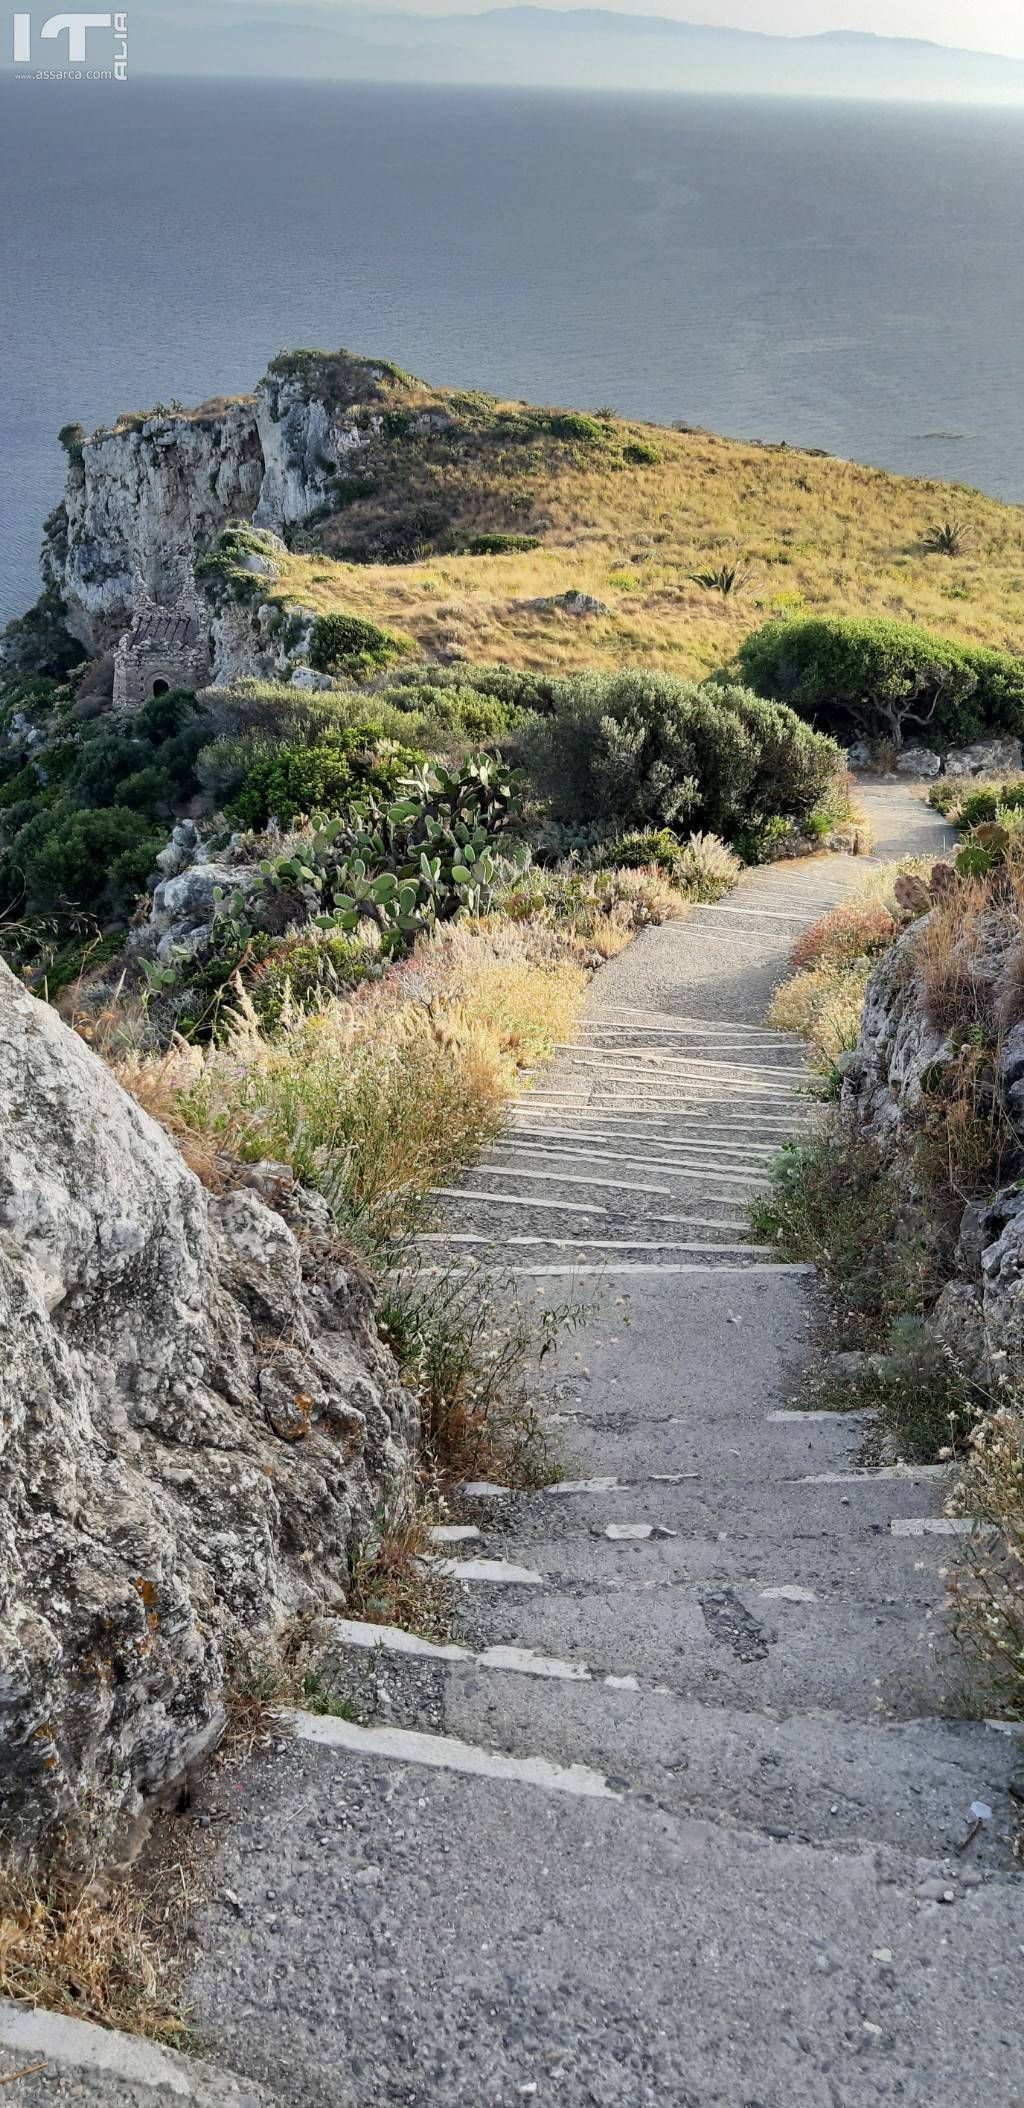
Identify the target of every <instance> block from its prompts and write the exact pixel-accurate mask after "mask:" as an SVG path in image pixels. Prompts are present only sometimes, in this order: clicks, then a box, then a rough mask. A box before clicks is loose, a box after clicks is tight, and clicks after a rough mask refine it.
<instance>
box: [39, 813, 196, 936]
mask: <svg viewBox="0 0 1024 2108" xmlns="http://www.w3.org/2000/svg"><path fill="white" fill-rule="evenodd" d="M166 834H167V830H166V828H154V827H153V824H152V822H151V821H150V820H147V819H146V818H145V817H144V816H143V814H142V813H138V812H133V811H131V809H130V808H129V807H127V806H123V805H108V806H104V807H103V808H102V810H100V811H89V810H88V809H84V810H80V811H72V812H68V811H66V810H59V811H57V812H54V813H40V814H39V815H38V816H37V818H36V819H34V820H32V821H30V822H29V825H28V826H27V827H26V828H24V829H23V830H22V833H21V835H20V836H19V838H18V842H17V845H16V856H15V862H16V865H17V866H18V867H20V870H21V873H22V877H23V882H24V888H25V897H26V904H27V906H28V907H29V908H32V909H35V910H37V911H43V910H45V909H48V908H51V907H54V906H56V907H58V908H95V907H98V906H100V905H101V904H104V903H109V904H110V905H111V906H112V907H116V906H118V905H121V906H123V905H124V904H125V903H126V901H127V900H129V899H130V898H131V897H132V896H133V895H134V894H136V893H139V892H141V891H142V889H143V887H144V886H145V883H146V879H147V878H148V876H149V873H150V872H151V871H152V869H153V862H154V859H155V857H156V854H157V851H158V850H159V849H161V848H162V847H163V844H164V842H165V840H166Z"/></svg>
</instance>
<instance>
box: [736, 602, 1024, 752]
mask: <svg viewBox="0 0 1024 2108" xmlns="http://www.w3.org/2000/svg"><path fill="white" fill-rule="evenodd" d="M736 665H737V669H738V671H739V673H740V675H741V676H742V678H743V680H745V681H747V682H749V684H750V686H751V687H752V688H755V689H756V690H757V692H758V694H759V695H763V696H767V697H769V698H770V699H771V700H772V701H775V702H782V703H789V704H790V705H791V706H792V708H793V709H794V710H798V711H799V712H800V714H801V716H803V717H807V718H810V719H812V720H813V722H814V723H815V724H816V725H820V727H821V728H822V730H824V731H827V732H835V733H838V734H840V735H841V736H843V737H845V738H849V737H850V735H851V734H856V735H857V736H859V737H862V738H867V739H878V738H885V739H891V740H894V741H895V742H896V744H897V745H899V743H900V742H901V740H902V738H903V734H904V730H905V729H907V728H909V727H915V728H919V729H921V730H922V731H923V730H927V734H928V737H929V738H931V739H933V740H935V741H936V742H938V743H940V744H946V745H959V744H967V743H968V742H969V741H971V740H974V739H978V738H980V737H981V736H982V735H983V734H984V733H986V732H993V731H999V732H1010V733H1015V734H1019V733H1021V732H1022V731H1024V659H1021V658H1014V657H1011V655H1010V654H1009V653H1008V652H998V651H989V650H987V649H983V648H982V647H981V646H979V645H965V644H955V643H953V642H952V641H951V640H950V639H949V638H946V637H935V636H932V635H931V634H930V633H929V632H928V631H927V630H922V629H916V628H915V627H914V625H913V624H912V623H910V622H887V621H882V620H879V619H872V620H868V621H860V620H858V621H845V620H841V619H839V618H838V617H820V618H819V617H815V618H810V619H806V620H803V619H799V620H797V619H794V620H790V621H781V622H769V623H766V624H765V626H764V628H763V629H760V630H757V631H756V632H755V633H754V635H753V636H750V637H746V638H745V639H744V641H743V643H742V644H741V646H740V649H739V652H738V654H737V659H736Z"/></svg>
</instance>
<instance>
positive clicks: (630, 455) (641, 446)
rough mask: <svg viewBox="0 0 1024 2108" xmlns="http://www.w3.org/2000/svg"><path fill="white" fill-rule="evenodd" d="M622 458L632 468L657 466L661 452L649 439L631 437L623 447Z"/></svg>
mask: <svg viewBox="0 0 1024 2108" xmlns="http://www.w3.org/2000/svg"><path fill="white" fill-rule="evenodd" d="M622 458H623V461H628V462H629V464H630V466H631V467H632V468H655V467H656V466H657V464H658V462H659V461H660V460H661V454H660V452H659V450H658V448H657V447H656V446H654V445H653V444H652V442H651V441H650V440H649V439H629V440H627V441H626V444H625V446H624V447H623V449H622Z"/></svg>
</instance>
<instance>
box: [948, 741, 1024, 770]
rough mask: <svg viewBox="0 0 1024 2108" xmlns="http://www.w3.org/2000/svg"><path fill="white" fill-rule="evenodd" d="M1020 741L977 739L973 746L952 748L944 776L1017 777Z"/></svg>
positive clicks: (1019, 762)
mask: <svg viewBox="0 0 1024 2108" xmlns="http://www.w3.org/2000/svg"><path fill="white" fill-rule="evenodd" d="M1020 767H1021V743H1020V740H1019V739H979V740H976V741H975V744H974V745H973V746H972V747H954V748H953V749H952V751H951V752H950V753H949V754H947V755H946V759H945V762H944V763H943V774H944V775H946V776H998V775H1001V774H1003V772H1004V771H1005V773H1006V775H1008V776H1016V775H1019V774H1020Z"/></svg>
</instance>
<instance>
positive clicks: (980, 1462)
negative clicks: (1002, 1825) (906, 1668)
mask: <svg viewBox="0 0 1024 2108" xmlns="http://www.w3.org/2000/svg"><path fill="white" fill-rule="evenodd" d="M953 1505H954V1507H955V1508H956V1510H957V1511H958V1512H959V1513H960V1514H962V1515H971V1516H974V1517H975V1518H976V1519H977V1521H978V1522H979V1523H981V1524H982V1525H987V1526H988V1528H987V1529H984V1528H983V1529H982V1530H980V1531H979V1533H978V1535H977V1536H976V1537H973V1538H971V1539H969V1540H968V1542H967V1545H966V1546H965V1548H964V1552H963V1555H962V1557H961V1559H960V1560H959V1561H958V1563H957V1565H956V1566H955V1567H954V1568H953V1570H952V1573H951V1574H950V1577H949V1583H948V1586H949V1593H950V1598H951V1602H952V1609H953V1620H954V1626H955V1629H956V1633H957V1637H958V1639H959V1640H960V1642H961V1644H962V1645H963V1646H964V1647H965V1648H966V1650H967V1652H968V1654H969V1655H970V1656H971V1657H972V1658H973V1659H974V1660H975V1661H978V1662H980V1663H981V1664H982V1665H983V1667H984V1669H985V1670H986V1672H987V1675H988V1678H989V1681H990V1685H991V1689H992V1694H993V1698H994V1701H995V1703H996V1704H997V1705H998V1706H999V1708H1000V1710H1001V1711H1002V1712H1004V1713H1005V1714H1006V1715H1008V1716H1009V1717H1010V1718H1011V1719H1015V1720H1024V1418H1022V1416H1021V1412H1020V1408H1019V1407H1018V1406H1010V1405H1004V1406H1000V1407H998V1408H997V1409H996V1410H995V1411H994V1412H989V1413H986V1414H985V1415H984V1416H983V1417H982V1418H981V1419H980V1420H979V1422H978V1425H977V1428H976V1430H975V1432H974V1434H973V1436H972V1438H971V1441H970V1444H969V1447H968V1451H967V1457H966V1461H965V1464H964V1467H963V1470H962V1472H961V1474H960V1476H959V1479H958V1482H957V1486H956V1491H955V1494H954V1499H953Z"/></svg>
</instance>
